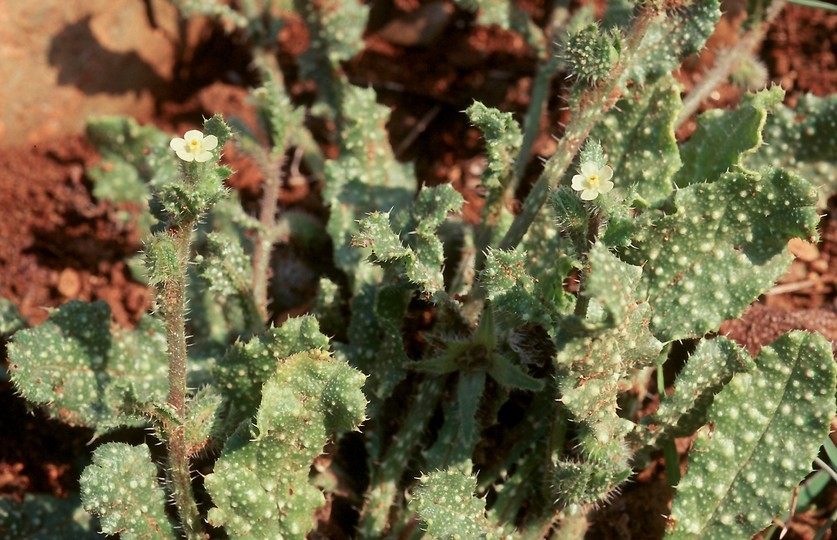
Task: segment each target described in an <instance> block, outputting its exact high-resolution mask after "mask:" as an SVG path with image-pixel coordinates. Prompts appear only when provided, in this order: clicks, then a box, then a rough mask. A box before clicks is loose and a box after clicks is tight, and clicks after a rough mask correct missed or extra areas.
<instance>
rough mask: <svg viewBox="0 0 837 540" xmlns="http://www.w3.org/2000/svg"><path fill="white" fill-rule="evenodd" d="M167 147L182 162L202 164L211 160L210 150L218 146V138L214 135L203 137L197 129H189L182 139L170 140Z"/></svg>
mask: <svg viewBox="0 0 837 540" xmlns="http://www.w3.org/2000/svg"><path fill="white" fill-rule="evenodd" d="M169 146H171V149H172V150H174V151H175V152H176V153H177V157H179V158H180V159H182V160H183V161H197V162H198V163H203V162H204V161H209V160H210V159H212V152H210V150H212V149H214V148H215V147H216V146H218V137H216V136H215V135H207V136H206V137H204V136H203V133H201V132H200V131H198V130H197V129H190V130H189V131H187V132H186V135H184V136H183V138H182V139H181V138H180V137H175V138H174V139H172V140H171V142H170V143H169Z"/></svg>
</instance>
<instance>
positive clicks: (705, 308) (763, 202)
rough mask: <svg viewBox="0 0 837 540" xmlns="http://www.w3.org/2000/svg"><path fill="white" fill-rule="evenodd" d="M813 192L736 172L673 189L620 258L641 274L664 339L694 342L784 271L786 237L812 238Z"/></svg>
mask: <svg viewBox="0 0 837 540" xmlns="http://www.w3.org/2000/svg"><path fill="white" fill-rule="evenodd" d="M815 202H816V191H815V190H814V189H813V188H812V187H811V186H810V185H809V184H808V183H807V182H805V181H804V180H802V179H800V178H798V177H796V176H794V175H792V174H790V173H787V172H785V171H781V170H775V169H768V170H765V171H763V172H762V173H753V172H747V171H743V170H741V169H738V168H734V169H733V170H732V171H730V172H727V173H724V174H723V175H721V177H720V178H719V179H718V180H716V181H714V182H711V183H707V184H695V185H692V186H689V187H687V188H685V189H681V190H678V191H677V193H676V195H675V198H674V204H675V207H676V209H677V210H676V212H674V213H673V214H670V215H667V216H663V217H661V218H659V219H658V220H657V221H656V223H654V225H653V227H648V228H645V229H643V230H642V231H641V232H640V233H639V234H638V235H637V237H636V238H635V239H634V245H635V246H636V249H627V250H624V252H623V253H622V258H623V259H625V260H626V261H628V262H630V263H632V264H635V265H638V266H642V267H643V276H642V279H643V289H644V291H645V292H646V294H647V295H648V301H649V302H650V303H651V305H652V307H653V309H654V318H653V319H652V328H653V331H654V334H655V335H656V336H657V337H658V338H659V339H662V340H675V339H684V338H689V337H698V336H701V335H703V334H704V333H706V332H708V331H710V330H714V329H717V328H718V327H719V326H720V324H721V323H722V322H723V321H724V320H727V319H733V318H735V317H738V316H740V315H741V313H742V312H743V311H744V309H745V308H746V307H747V306H748V305H749V304H750V303H751V302H753V300H755V299H756V298H757V297H758V296H759V295H760V294H762V293H763V292H765V291H766V290H768V289H769V288H770V287H771V286H772V285H773V283H774V281H775V280H776V279H778V277H779V276H781V275H782V273H783V272H784V271H785V269H786V268H787V266H788V264H789V263H790V260H791V257H790V255H789V254H788V253H787V249H786V245H787V242H788V240H790V239H791V238H803V239H807V240H810V239H814V238H816V226H817V222H818V221H819V217H818V216H817V213H816V209H815V208H814V206H813V205H814V203H815Z"/></svg>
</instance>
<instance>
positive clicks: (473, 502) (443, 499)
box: [411, 469, 512, 540]
mask: <svg viewBox="0 0 837 540" xmlns="http://www.w3.org/2000/svg"><path fill="white" fill-rule="evenodd" d="M476 487H477V478H476V477H475V476H471V475H468V474H465V473H463V472H461V471H460V470H458V469H457V470H445V471H438V472H434V473H431V474H427V475H424V476H422V477H421V478H419V486H418V487H417V488H416V490H415V494H414V495H415V499H413V501H412V503H411V505H412V506H413V507H414V508H415V510H416V512H418V515H419V519H421V522H422V523H423V524H424V526H425V527H426V530H427V533H428V534H429V535H430V536H431V537H433V538H440V539H449V540H453V539H455V538H474V539H477V538H480V539H494V538H496V539H500V538H512V536H511V535H510V534H509V533H508V532H505V531H504V530H503V528H502V527H498V526H495V525H492V524H491V523H489V521H488V519H487V518H486V516H485V500H484V499H478V498H476V497H475V496H474V491H475V490H476Z"/></svg>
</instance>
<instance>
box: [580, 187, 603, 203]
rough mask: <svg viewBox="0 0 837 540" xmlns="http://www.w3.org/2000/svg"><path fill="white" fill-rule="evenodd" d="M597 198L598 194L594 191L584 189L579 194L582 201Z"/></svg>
mask: <svg viewBox="0 0 837 540" xmlns="http://www.w3.org/2000/svg"><path fill="white" fill-rule="evenodd" d="M598 196H599V193H598V192H597V191H596V190H594V189H585V190H584V191H582V192H581V200H582V201H592V200H593V199H595V198H596V197H598Z"/></svg>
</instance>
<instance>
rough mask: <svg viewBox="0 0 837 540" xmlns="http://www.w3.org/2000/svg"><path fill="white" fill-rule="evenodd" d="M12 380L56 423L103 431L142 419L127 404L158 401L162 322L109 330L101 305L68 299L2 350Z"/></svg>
mask: <svg viewBox="0 0 837 540" xmlns="http://www.w3.org/2000/svg"><path fill="white" fill-rule="evenodd" d="M9 370H10V372H11V375H12V381H13V382H14V384H15V386H16V387H17V388H18V389H19V390H20V392H21V394H22V395H23V397H24V398H26V399H27V400H28V401H30V402H32V403H35V404H38V405H43V406H45V407H46V410H47V411H48V412H49V414H50V415H52V416H53V417H55V418H60V419H61V420H63V421H64V422H66V423H68V424H70V425H82V426H88V427H92V428H94V429H96V431H97V433H103V432H105V431H107V430H109V429H112V428H115V427H117V426H120V425H142V424H143V423H144V422H143V421H142V420H141V419H139V418H137V417H135V416H132V414H131V413H132V412H133V411H132V410H126V408H129V407H127V404H128V403H133V402H140V403H147V402H152V401H165V398H166V394H167V392H168V379H167V373H168V359H167V356H166V340H165V334H164V333H163V329H162V328H161V325H160V324H159V323H158V322H156V321H153V320H152V319H150V318H148V317H146V318H143V319H142V320H141V321H140V324H139V325H138V326H137V328H136V329H134V330H126V329H123V328H116V327H115V328H113V329H111V327H110V308H109V307H108V305H107V304H106V303H104V302H94V303H86V302H78V301H72V302H69V303H67V304H64V305H63V306H61V307H60V308H58V309H57V310H56V311H54V312H53V313H52V314H51V315H50V317H49V319H47V320H46V321H45V322H44V323H43V324H41V325H40V326H37V327H35V328H30V329H27V330H21V331H20V332H18V333H17V334H15V338H14V342H13V343H12V344H10V345H9Z"/></svg>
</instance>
